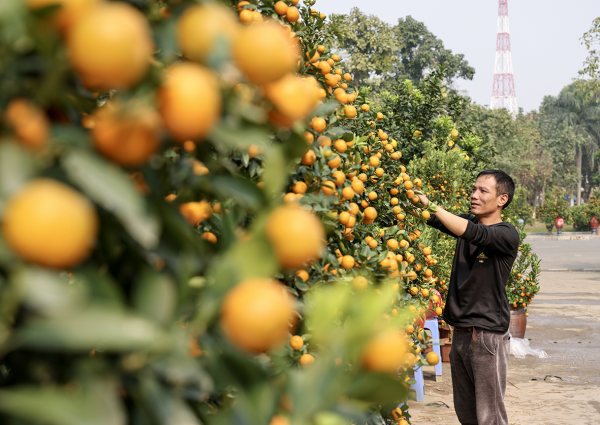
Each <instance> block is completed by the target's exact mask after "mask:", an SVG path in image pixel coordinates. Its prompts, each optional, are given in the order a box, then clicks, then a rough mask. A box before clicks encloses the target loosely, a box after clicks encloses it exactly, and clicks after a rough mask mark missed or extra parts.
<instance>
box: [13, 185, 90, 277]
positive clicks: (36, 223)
mask: <svg viewBox="0 0 600 425" xmlns="http://www.w3.org/2000/svg"><path fill="white" fill-rule="evenodd" d="M97 233H98V216H97V214H96V210H95V209H94V206H93V205H92V204H91V203H90V202H89V201H88V200H87V198H85V197H84V196H82V195H81V194H80V193H79V192H77V191H75V190H74V189H71V188H70V187H69V186H66V185H64V184H62V183H59V182H58V181H56V180H51V179H46V178H43V179H36V180H33V181H31V182H29V183H28V184H27V185H26V186H25V187H23V188H22V189H21V190H20V191H19V192H17V193H16V194H15V195H14V196H12V197H11V198H9V199H8V201H7V203H6V205H5V208H4V214H3V217H2V236H3V239H4V241H5V242H6V244H7V245H8V246H9V247H10V248H11V249H12V250H13V251H14V252H15V253H17V254H18V255H19V256H20V257H22V258H23V259H25V260H26V261H29V262H32V263H35V264H39V265H41V266H44V267H52V268H57V269H68V268H71V267H74V266H76V265H78V264H79V263H80V262H82V261H83V260H84V259H85V258H86V257H87V256H88V255H89V253H90V252H91V251H92V249H93V247H94V243H95V242H96V236H97Z"/></svg>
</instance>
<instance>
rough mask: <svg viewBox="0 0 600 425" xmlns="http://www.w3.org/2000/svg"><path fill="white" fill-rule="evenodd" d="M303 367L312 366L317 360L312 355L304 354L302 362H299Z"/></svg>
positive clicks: (301, 358)
mask: <svg viewBox="0 0 600 425" xmlns="http://www.w3.org/2000/svg"><path fill="white" fill-rule="evenodd" d="M298 361H299V362H300V364H301V365H302V366H310V365H311V364H313V363H314V362H315V358H314V357H313V355H312V354H308V353H306V354H302V355H301V356H300V360H298Z"/></svg>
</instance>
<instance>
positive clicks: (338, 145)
mask: <svg viewBox="0 0 600 425" xmlns="http://www.w3.org/2000/svg"><path fill="white" fill-rule="evenodd" d="M333 147H334V148H335V150H337V151H338V152H340V153H344V152H346V151H347V150H348V145H346V142H345V141H344V140H342V139H338V140H336V141H335V143H334V144H333Z"/></svg>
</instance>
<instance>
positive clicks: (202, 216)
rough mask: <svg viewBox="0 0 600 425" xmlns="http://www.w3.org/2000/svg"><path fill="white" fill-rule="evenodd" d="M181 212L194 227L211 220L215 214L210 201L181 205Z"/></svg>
mask: <svg viewBox="0 0 600 425" xmlns="http://www.w3.org/2000/svg"><path fill="white" fill-rule="evenodd" d="M179 212H180V213H181V215H182V216H183V218H185V219H186V220H187V222H188V223H190V224H191V225H192V226H197V225H198V224H199V223H201V222H203V221H204V220H207V219H209V218H210V216H211V215H212V213H213V211H212V208H211V207H210V203H209V202H208V201H200V202H186V203H185V204H181V205H179Z"/></svg>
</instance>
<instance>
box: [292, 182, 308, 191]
mask: <svg viewBox="0 0 600 425" xmlns="http://www.w3.org/2000/svg"><path fill="white" fill-rule="evenodd" d="M306 189H307V186H306V183H304V182H296V183H294V186H293V187H292V191H293V192H294V193H306Z"/></svg>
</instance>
